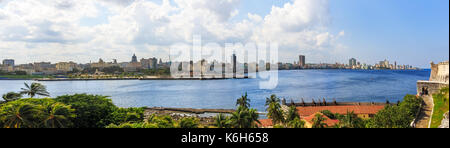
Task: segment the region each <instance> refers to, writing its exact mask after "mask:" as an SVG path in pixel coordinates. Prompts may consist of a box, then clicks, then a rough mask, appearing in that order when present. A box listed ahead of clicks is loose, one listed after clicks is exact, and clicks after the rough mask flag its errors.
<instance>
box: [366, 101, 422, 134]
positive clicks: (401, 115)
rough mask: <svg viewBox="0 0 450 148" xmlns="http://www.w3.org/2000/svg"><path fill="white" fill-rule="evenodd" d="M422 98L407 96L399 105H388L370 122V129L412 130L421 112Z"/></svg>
mask: <svg viewBox="0 0 450 148" xmlns="http://www.w3.org/2000/svg"><path fill="white" fill-rule="evenodd" d="M422 101H423V100H422V98H420V97H416V96H413V95H406V96H405V97H404V99H403V101H402V102H401V103H400V104H399V105H386V107H385V108H384V109H382V110H380V111H378V113H377V114H375V116H374V117H373V118H371V119H369V121H367V124H366V127H368V128H410V127H411V125H410V124H411V122H412V121H413V120H414V118H415V117H416V114H417V113H418V112H419V109H420V105H421V103H422Z"/></svg>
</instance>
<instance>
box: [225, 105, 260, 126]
mask: <svg viewBox="0 0 450 148" xmlns="http://www.w3.org/2000/svg"><path fill="white" fill-rule="evenodd" d="M258 117H259V116H258V113H257V111H256V110H255V109H246V108H244V107H242V106H239V107H238V109H237V110H236V112H234V113H232V114H231V117H230V122H231V126H232V127H234V128H254V127H256V126H257V125H256V123H260V122H259V120H258Z"/></svg>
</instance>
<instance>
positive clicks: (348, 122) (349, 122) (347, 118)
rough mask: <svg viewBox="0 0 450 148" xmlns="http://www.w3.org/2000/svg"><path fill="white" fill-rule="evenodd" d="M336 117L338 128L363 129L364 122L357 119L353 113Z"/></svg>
mask: <svg viewBox="0 0 450 148" xmlns="http://www.w3.org/2000/svg"><path fill="white" fill-rule="evenodd" d="M337 115H338V117H339V118H338V119H339V125H338V127H339V128H364V127H365V122H364V120H363V119H361V118H358V116H357V115H356V114H355V113H354V112H347V114H346V115H339V114H337Z"/></svg>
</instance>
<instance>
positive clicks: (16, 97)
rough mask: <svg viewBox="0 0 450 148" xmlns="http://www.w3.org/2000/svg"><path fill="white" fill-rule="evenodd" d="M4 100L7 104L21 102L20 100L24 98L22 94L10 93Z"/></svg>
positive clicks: (4, 96) (5, 95)
mask: <svg viewBox="0 0 450 148" xmlns="http://www.w3.org/2000/svg"><path fill="white" fill-rule="evenodd" d="M2 98H3V100H5V101H6V102H10V101H15V100H19V99H20V98H22V94H20V93H15V92H9V93H6V94H4V95H3V97H2Z"/></svg>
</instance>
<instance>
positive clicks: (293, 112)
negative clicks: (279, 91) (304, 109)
mask: <svg viewBox="0 0 450 148" xmlns="http://www.w3.org/2000/svg"><path fill="white" fill-rule="evenodd" d="M299 117H300V115H299V114H298V112H297V107H296V106H295V105H292V106H290V107H289V110H288V112H287V115H286V121H287V122H290V121H293V120H295V119H297V118H299Z"/></svg>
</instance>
